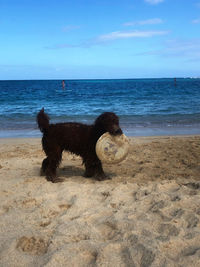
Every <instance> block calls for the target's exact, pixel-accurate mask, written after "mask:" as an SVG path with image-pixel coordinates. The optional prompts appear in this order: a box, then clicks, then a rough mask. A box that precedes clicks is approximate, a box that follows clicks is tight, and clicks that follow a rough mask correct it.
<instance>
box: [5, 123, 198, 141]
mask: <svg viewBox="0 0 200 267" xmlns="http://www.w3.org/2000/svg"><path fill="white" fill-rule="evenodd" d="M122 130H123V132H124V134H125V135H126V136H128V137H148V136H152V137H154V136H185V135H200V127H198V126H197V127H195V126H193V127H192V126H188V127H181V126H179V127H154V128H152V127H136V128H123V127H122ZM41 137H42V133H41V132H40V131H39V130H38V129H20V130H19V129H17V130H0V139H2V138H41Z"/></svg>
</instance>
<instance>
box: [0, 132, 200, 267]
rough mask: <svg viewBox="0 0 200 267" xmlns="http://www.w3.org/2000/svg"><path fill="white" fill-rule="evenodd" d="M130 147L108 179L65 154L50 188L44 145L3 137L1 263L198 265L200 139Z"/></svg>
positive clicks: (148, 140)
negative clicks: (87, 174) (88, 173)
mask: <svg viewBox="0 0 200 267" xmlns="http://www.w3.org/2000/svg"><path fill="white" fill-rule="evenodd" d="M130 142H131V144H130V153H129V155H128V157H127V159H126V160H124V161H123V162H121V163H119V164H117V165H105V164H104V170H105V172H106V174H109V175H110V177H111V178H112V180H109V181H103V182H99V181H95V180H93V179H86V178H83V177H82V174H83V170H84V168H83V166H82V162H81V159H80V158H79V157H76V156H74V155H71V154H69V153H64V155H63V161H62V164H61V166H60V168H59V172H58V173H59V176H60V177H62V178H63V179H64V182H62V183H58V184H53V183H51V182H47V181H46V180H45V178H44V177H40V176H39V173H40V165H41V162H42V160H43V158H44V153H43V151H42V149H41V144H40V143H41V141H40V139H0V266H3V267H7V266H9V267H11V266H12V267H16V266H17V267H20V266H26V267H27V266H28V267H29V266H37V267H38V266H46V267H50V266H51V267H55V266H56V267H59V266H70V267H72V266H74V267H79V266H112V267H113V266H115V267H117V266H120V267H121V266H133V267H134V266H143V267H144V266H146V267H149V266H163V267H164V266H170V267H171V266H181V267H183V266H187V267H188V266H190V267H191V266H200V136H180V137H145V138H131V139H130Z"/></svg>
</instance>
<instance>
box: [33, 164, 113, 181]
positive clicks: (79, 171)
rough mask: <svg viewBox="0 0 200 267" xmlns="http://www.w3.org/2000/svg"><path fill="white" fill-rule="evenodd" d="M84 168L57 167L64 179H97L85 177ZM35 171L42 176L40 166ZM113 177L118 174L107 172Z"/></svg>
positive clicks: (58, 173) (59, 174)
mask: <svg viewBox="0 0 200 267" xmlns="http://www.w3.org/2000/svg"><path fill="white" fill-rule="evenodd" d="M84 171H85V170H84V168H80V167H77V166H63V167H60V168H58V169H57V175H58V177H60V178H63V179H64V180H65V179H66V180H67V179H70V178H73V179H74V178H75V179H81V180H82V179H89V180H94V181H96V179H95V178H94V177H90V178H87V177H84ZM35 172H37V173H38V175H39V176H40V168H37V169H35ZM106 174H107V175H108V176H109V177H110V178H111V179H112V178H114V177H115V176H116V174H114V173H112V172H107V173H106Z"/></svg>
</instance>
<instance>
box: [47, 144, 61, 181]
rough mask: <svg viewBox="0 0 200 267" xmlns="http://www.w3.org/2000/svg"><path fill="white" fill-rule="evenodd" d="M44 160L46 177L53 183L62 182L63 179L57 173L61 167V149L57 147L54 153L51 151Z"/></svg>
mask: <svg viewBox="0 0 200 267" xmlns="http://www.w3.org/2000/svg"><path fill="white" fill-rule="evenodd" d="M45 160H46V161H43V165H44V168H46V169H45V174H46V178H47V180H48V181H51V182H52V183H58V182H62V181H63V180H62V179H60V178H58V177H57V175H56V169H57V168H58V167H59V164H60V162H61V160H62V152H61V151H60V150H59V149H56V151H54V153H50V154H49V155H48V157H47V159H45Z"/></svg>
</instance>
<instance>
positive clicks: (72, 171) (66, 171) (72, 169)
mask: <svg viewBox="0 0 200 267" xmlns="http://www.w3.org/2000/svg"><path fill="white" fill-rule="evenodd" d="M57 174H58V176H59V177H64V178H72V177H82V176H83V174H84V169H83V168H79V167H76V166H64V167H60V168H59V169H57Z"/></svg>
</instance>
